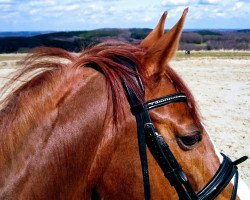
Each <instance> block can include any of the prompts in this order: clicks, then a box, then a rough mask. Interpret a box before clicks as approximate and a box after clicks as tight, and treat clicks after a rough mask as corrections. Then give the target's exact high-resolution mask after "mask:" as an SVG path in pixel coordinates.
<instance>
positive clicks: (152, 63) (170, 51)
mask: <svg viewBox="0 0 250 200" xmlns="http://www.w3.org/2000/svg"><path fill="white" fill-rule="evenodd" d="M187 13H188V8H186V9H185V10H184V11H183V14H182V16H181V18H180V20H179V21H178V22H177V24H176V25H175V26H174V27H173V28H172V29H170V30H169V31H168V32H167V33H165V34H164V35H163V36H162V37H161V38H160V39H158V41H157V42H155V43H154V45H153V46H152V47H151V48H149V49H148V51H147V52H146V53H145V54H144V56H143V64H144V65H145V66H146V68H147V73H148V75H149V76H151V75H153V74H156V73H157V74H161V73H163V72H164V71H165V67H166V65H167V63H168V62H169V61H170V60H171V59H172V58H173V56H174V54H175V53H176V51H177V49H178V45H179V40H180V36H181V32H182V28H183V25H184V21H185V19H186V15H187Z"/></svg>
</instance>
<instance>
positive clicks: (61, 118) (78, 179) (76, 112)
mask: <svg viewBox="0 0 250 200" xmlns="http://www.w3.org/2000/svg"><path fill="white" fill-rule="evenodd" d="M70 74H71V75H70ZM61 75H62V76H63V77H60V78H58V77H57V76H55V77H53V78H52V79H53V81H52V82H53V83H54V85H50V86H48V87H46V89H45V88H43V90H44V92H43V93H42V94H43V96H39V95H38V94H40V95H41V93H37V91H34V90H31V89H30V91H29V92H28V93H29V98H32V100H33V101H32V102H31V101H29V102H30V104H29V103H28V102H27V103H28V104H25V101H27V99H25V98H24V97H23V99H19V100H17V101H16V102H14V103H13V106H12V107H9V110H4V111H3V112H2V113H1V117H2V119H1V122H0V130H1V140H0V146H1V148H0V188H1V189H0V198H8V197H9V198H17V199H18V198H25V199H29V198H33V197H38V196H39V197H40V198H41V197H44V198H49V199H53V198H56V197H58V193H60V194H61V195H62V196H69V197H70V196H71V197H72V198H73V197H76V196H77V195H88V192H87V190H88V187H91V185H92V184H94V183H93V182H94V181H95V180H96V179H98V174H97V173H96V171H95V170H93V169H94V168H95V167H96V165H98V164H100V165H104V164H105V162H103V163H99V160H102V159H101V157H104V156H107V155H109V148H110V147H109V148H108V147H106V149H105V150H106V151H105V152H103V153H101V152H99V151H100V149H104V148H103V147H105V145H106V144H107V143H110V142H111V140H112V137H110V135H109V136H107V137H106V138H105V137H103V135H105V133H109V134H111V133H112V131H111V130H112V126H111V125H109V124H110V122H111V121H112V120H111V119H112V116H111V113H112V112H111V111H110V109H109V108H108V106H107V105H108V97H107V95H108V91H107V87H106V84H105V80H104V77H102V75H100V74H98V73H97V72H94V71H93V70H92V69H88V68H84V69H81V70H76V72H75V73H69V72H65V73H61ZM56 77H57V78H56ZM43 86H46V83H44V84H43ZM49 88H50V89H49ZM40 89H41V88H40ZM26 92H27V91H26ZM48 94H49V95H48ZM37 95H38V96H37ZM23 96H24V95H23ZM33 97H36V98H33ZM100 99H101V100H100ZM46 102H47V103H48V104H49V105H47V103H46ZM24 105H26V107H24V108H23V106H24ZM111 107H112V106H111ZM26 109H28V111H27V110H26ZM22 112H25V115H24V113H22ZM27 112H29V114H30V115H29V114H27ZM10 119H11V120H10ZM28 121H31V122H30V123H28ZM22 122H25V124H24V125H22V124H20V123H22ZM104 127H105V128H104ZM101 147H102V148H101ZM99 173H101V170H99ZM87 186H88V187H87ZM63 193H65V194H63ZM31 194H32V197H31V196H29V195H31ZM44 195H47V196H44Z"/></svg>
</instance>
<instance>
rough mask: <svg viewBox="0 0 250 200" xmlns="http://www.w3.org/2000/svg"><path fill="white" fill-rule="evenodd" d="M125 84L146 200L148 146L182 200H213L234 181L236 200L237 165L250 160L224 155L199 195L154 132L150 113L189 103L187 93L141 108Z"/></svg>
mask: <svg viewBox="0 0 250 200" xmlns="http://www.w3.org/2000/svg"><path fill="white" fill-rule="evenodd" d="M115 61H116V62H119V63H121V64H123V65H124V66H126V67H129V68H131V69H132V70H133V71H135V72H136V73H137V69H136V67H135V65H134V64H133V63H131V62H130V61H129V60H127V59H124V58H122V59H120V58H118V59H116V60H115ZM88 67H91V68H93V69H96V70H98V71H100V72H101V73H103V71H102V70H101V68H100V67H99V66H97V65H95V64H91V65H88ZM133 80H134V81H135V82H136V84H137V85H138V86H139V87H140V89H141V90H142V92H143V93H144V85H143V83H142V80H141V79H140V77H139V76H133ZM122 84H123V88H124V90H125V93H126V96H127V99H128V102H129V104H130V107H131V112H132V114H133V115H134V116H135V119H136V123H137V136H138V146H139V153H140V160H141V167H142V175H143V185H144V197H145V200H150V183H149V173H148V162H147V154H146V146H147V147H148V149H149V150H150V152H151V154H152V155H153V157H154V159H155V160H156V161H157V163H158V165H159V166H160V168H161V170H162V171H163V173H164V175H165V177H166V178H167V179H168V181H169V183H170V184H171V186H173V187H174V188H175V190H176V192H177V194H178V196H179V199H180V200H213V199H215V198H216V197H217V196H218V195H219V194H220V193H221V192H222V191H223V189H224V188H225V187H226V186H227V185H228V184H229V182H230V181H231V179H232V178H233V177H234V187H233V191H232V195H231V200H235V199H236V195H237V188H238V177H239V176H238V168H237V165H238V164H240V163H242V162H244V161H245V160H246V159H247V156H243V157H241V158H240V159H238V160H236V161H234V162H232V161H231V160H230V158H228V157H227V156H226V155H224V154H223V153H221V155H222V157H223V161H222V163H221V165H220V167H219V169H218V171H217V172H216V173H215V175H214V176H213V178H212V179H211V180H210V182H209V183H208V184H207V185H206V186H205V187H204V188H203V189H202V190H201V191H200V192H198V193H196V192H195V191H194V190H193V188H192V186H191V184H190V182H189V180H188V178H187V176H186V174H185V173H184V171H183V170H182V168H181V166H180V165H179V163H178V162H177V160H176V158H175V157H174V155H173V153H172V152H171V150H170V148H169V146H168V144H167V143H166V142H165V141H164V139H163V137H162V136H161V134H160V133H159V132H158V131H157V129H156V128H155V126H154V124H153V122H152V120H151V118H150V116H149V114H148V110H151V109H154V108H157V107H161V106H164V105H167V104H170V103H175V102H184V103H186V102H187V97H186V95H185V94H184V93H176V94H171V95H167V96H164V97H161V98H157V99H153V100H150V101H148V102H146V103H143V104H142V103H141V102H140V101H139V99H138V98H137V96H136V94H135V93H134V91H133V90H132V89H131V88H129V87H128V86H127V84H126V82H125V81H123V80H122Z"/></svg>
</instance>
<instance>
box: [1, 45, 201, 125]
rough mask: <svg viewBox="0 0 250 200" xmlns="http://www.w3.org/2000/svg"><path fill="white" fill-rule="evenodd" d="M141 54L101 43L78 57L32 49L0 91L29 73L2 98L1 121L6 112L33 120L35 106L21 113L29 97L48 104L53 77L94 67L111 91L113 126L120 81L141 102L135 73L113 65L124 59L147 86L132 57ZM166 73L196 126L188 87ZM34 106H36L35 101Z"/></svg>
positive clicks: (120, 97) (119, 116)
mask: <svg viewBox="0 0 250 200" xmlns="http://www.w3.org/2000/svg"><path fill="white" fill-rule="evenodd" d="M144 52H145V49H143V48H140V47H139V46H135V45H130V44H126V43H120V42H119V43H117V42H112V43H102V44H99V45H96V46H93V47H91V48H88V49H85V50H84V51H82V52H80V53H78V54H77V53H70V52H68V51H65V50H63V49H59V48H50V47H40V48H36V49H34V50H33V51H32V52H31V54H28V56H27V57H26V58H25V59H24V61H23V62H22V63H23V64H22V67H21V68H20V71H18V72H17V74H15V75H14V78H12V80H11V81H9V82H8V83H7V84H6V85H5V86H4V87H3V88H2V91H1V92H2V93H3V91H4V90H6V89H8V88H10V87H12V86H13V85H15V84H16V83H17V82H18V80H20V79H27V77H28V76H29V75H30V74H32V78H30V80H28V81H27V82H25V83H24V84H22V85H21V86H20V87H18V88H17V89H15V90H14V91H13V92H11V93H9V95H7V97H6V98H4V99H3V100H1V102H0V106H1V108H2V110H1V111H0V117H1V118H2V117H3V114H5V113H8V115H11V116H10V117H8V118H9V119H12V120H14V117H16V116H17V115H16V113H18V114H19V115H18V117H20V118H22V119H26V121H29V119H31V118H32V119H36V118H37V116H38V115H40V114H41V113H39V112H38V111H36V109H37V107H36V106H33V107H32V108H29V109H28V111H25V110H26V109H27V107H28V106H29V105H32V101H33V100H34V99H32V98H29V94H32V93H34V92H36V93H37V95H36V96H37V97H39V96H40V97H42V96H43V95H45V96H46V97H47V98H48V100H47V101H46V102H47V103H48V102H50V100H51V99H49V98H50V97H49V96H48V95H47V94H46V88H53V87H56V86H55V84H56V82H55V81H53V80H54V79H55V78H56V77H58V76H62V75H65V74H69V73H75V72H74V69H77V68H82V67H93V68H95V67H96V66H98V68H99V69H100V70H101V71H102V73H103V74H104V75H105V77H106V81H107V83H108V84H107V85H108V87H109V88H110V89H111V99H112V101H113V116H114V124H117V123H118V122H119V121H120V120H121V119H122V116H123V109H122V107H123V102H124V98H123V95H122V94H123V93H124V92H123V87H122V84H121V80H124V81H125V82H126V83H127V85H128V86H129V87H130V88H131V89H133V90H134V92H135V94H136V95H137V97H138V99H139V100H140V101H141V102H143V101H144V94H143V92H142V91H141V89H140V88H139V87H138V85H136V83H134V81H133V78H132V76H133V75H135V74H137V73H136V72H134V71H133V70H132V69H131V68H129V67H127V66H124V63H123V64H121V63H120V62H117V58H122V59H123V58H124V59H126V60H129V61H130V62H132V63H133V64H134V65H135V66H137V69H138V74H137V75H139V76H140V77H141V78H142V80H143V81H144V83H145V84H149V82H148V81H147V78H146V77H147V74H146V69H144V66H143V65H142V64H141V62H140V60H138V58H137V57H136V55H139V54H142V53H144ZM125 65H126V63H125ZM62 71H67V73H62ZM166 73H167V74H168V76H169V77H170V79H171V80H172V81H173V83H174V85H175V87H176V88H177V89H178V90H179V91H180V92H184V93H186V95H187V97H188V102H189V107H190V109H191V114H192V115H193V116H194V119H195V121H196V122H197V124H199V122H200V117H199V112H198V111H197V108H196V104H195V100H194V98H193V96H192V94H191V92H190V91H189V89H188V87H187V86H186V85H185V84H184V82H183V81H182V79H181V78H180V77H179V76H178V75H177V74H176V73H175V71H174V70H173V69H172V68H170V67H168V69H167V72H166ZM60 80H61V81H63V80H64V78H63V77H61V78H60ZM24 99H25V100H24ZM42 99H43V98H41V101H42ZM22 101H25V104H23V103H22V104H20V102H22ZM51 101H52V100H51ZM37 103H38V104H39V100H38V101H37ZM44 104H45V102H41V105H44ZM24 107H26V108H24ZM17 110H22V111H23V112H17ZM27 123H28V122H27Z"/></svg>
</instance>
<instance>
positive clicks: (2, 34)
mask: <svg viewBox="0 0 250 200" xmlns="http://www.w3.org/2000/svg"><path fill="white" fill-rule="evenodd" d="M51 32H53V31H18V32H0V37H31V36H35V35H42V34H46V33H51Z"/></svg>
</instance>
